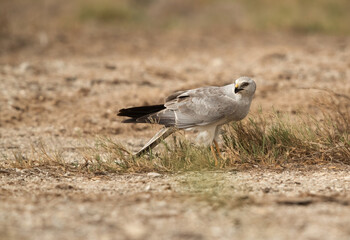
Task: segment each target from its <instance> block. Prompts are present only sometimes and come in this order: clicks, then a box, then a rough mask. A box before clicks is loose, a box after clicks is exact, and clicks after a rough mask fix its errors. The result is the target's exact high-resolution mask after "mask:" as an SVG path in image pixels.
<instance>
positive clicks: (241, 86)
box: [234, 77, 256, 97]
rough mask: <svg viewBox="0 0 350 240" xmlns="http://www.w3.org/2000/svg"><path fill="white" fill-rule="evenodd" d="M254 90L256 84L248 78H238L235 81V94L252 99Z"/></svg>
mask: <svg viewBox="0 0 350 240" xmlns="http://www.w3.org/2000/svg"><path fill="white" fill-rule="evenodd" d="M255 90H256V84H255V82H254V80H253V79H251V78H249V77H240V78H238V79H237V80H236V81H235V89H234V92H235V94H241V95H242V96H248V97H252V96H253V95H254V93H255Z"/></svg>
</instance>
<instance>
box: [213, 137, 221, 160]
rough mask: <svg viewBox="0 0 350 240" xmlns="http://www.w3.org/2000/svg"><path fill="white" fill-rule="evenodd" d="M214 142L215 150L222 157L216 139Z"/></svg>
mask: <svg viewBox="0 0 350 240" xmlns="http://www.w3.org/2000/svg"><path fill="white" fill-rule="evenodd" d="M214 144H215V147H216V151H217V152H218V155H219V157H220V158H222V155H221V151H220V147H219V144H218V142H217V141H216V140H214Z"/></svg>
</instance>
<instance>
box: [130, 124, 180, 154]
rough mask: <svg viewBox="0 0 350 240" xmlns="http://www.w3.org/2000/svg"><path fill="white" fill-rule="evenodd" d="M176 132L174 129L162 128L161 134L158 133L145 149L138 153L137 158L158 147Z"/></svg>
mask: <svg viewBox="0 0 350 240" xmlns="http://www.w3.org/2000/svg"><path fill="white" fill-rule="evenodd" d="M174 132H175V129H174V128H162V129H161V130H160V131H159V132H157V133H156V134H155V135H154V136H153V137H152V138H151V139H150V140H149V141H148V142H147V143H146V144H145V146H143V148H142V149H141V150H140V151H138V152H137V153H136V154H135V156H137V157H139V156H141V155H143V154H144V153H146V152H147V151H149V150H151V149H153V148H154V147H156V146H157V145H158V144H159V143H160V142H161V141H162V140H164V139H165V138H167V137H168V136H169V135H171V134H172V133H174Z"/></svg>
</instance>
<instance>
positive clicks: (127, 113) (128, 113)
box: [117, 104, 165, 118]
mask: <svg viewBox="0 0 350 240" xmlns="http://www.w3.org/2000/svg"><path fill="white" fill-rule="evenodd" d="M163 109H165V106H164V105H163V104H162V105H153V106H142V107H132V108H123V109H120V110H119V112H118V113H117V116H121V117H131V118H140V117H143V116H146V115H149V114H152V113H156V112H159V111H161V110H163Z"/></svg>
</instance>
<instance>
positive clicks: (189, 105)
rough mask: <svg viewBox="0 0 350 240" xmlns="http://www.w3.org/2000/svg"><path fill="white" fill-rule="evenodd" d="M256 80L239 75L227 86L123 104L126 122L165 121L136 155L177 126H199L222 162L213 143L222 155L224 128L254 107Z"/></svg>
mask: <svg viewBox="0 0 350 240" xmlns="http://www.w3.org/2000/svg"><path fill="white" fill-rule="evenodd" d="M255 91H256V83H255V82H254V80H253V79H251V78H249V77H239V78H238V79H236V80H235V81H234V83H231V84H228V85H225V86H221V87H218V86H209V87H200V88H195V89H190V90H185V91H177V92H175V93H173V94H171V95H170V96H168V97H167V98H166V99H165V103H164V104H159V105H151V106H139V107H131V108H123V109H120V110H119V112H118V114H117V115H118V116H123V117H128V119H125V120H123V121H122V122H123V123H151V124H159V125H163V128H162V129H161V130H160V131H159V132H157V133H156V134H155V135H154V136H153V137H152V138H151V139H150V140H149V141H148V142H147V143H146V144H145V145H144V147H142V149H141V150H139V151H138V152H137V153H136V154H135V155H136V156H141V155H143V154H145V153H147V152H148V151H149V150H151V149H153V148H154V147H155V146H157V145H158V144H159V143H160V142H161V141H162V140H163V139H165V138H166V137H168V136H170V135H171V134H173V133H174V132H176V131H177V130H197V131H198V133H199V134H198V136H197V138H196V140H197V141H199V142H201V143H202V144H204V145H210V148H211V151H212V153H213V155H214V158H215V165H217V163H218V159H217V156H216V154H215V151H214V148H213V144H214V145H215V147H216V151H217V153H218V155H219V156H220V157H221V154H220V148H219V145H218V140H219V135H220V128H221V127H222V126H223V125H224V124H227V123H229V122H232V121H240V120H242V119H244V118H245V117H246V116H247V115H248V113H249V109H250V105H251V103H252V99H253V96H254V93H255Z"/></svg>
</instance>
